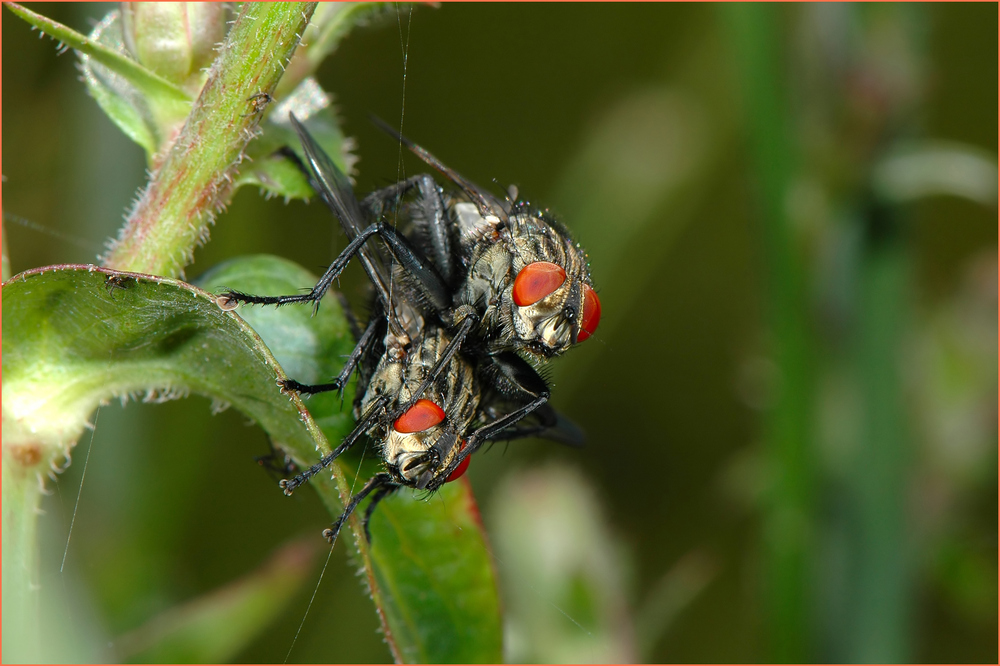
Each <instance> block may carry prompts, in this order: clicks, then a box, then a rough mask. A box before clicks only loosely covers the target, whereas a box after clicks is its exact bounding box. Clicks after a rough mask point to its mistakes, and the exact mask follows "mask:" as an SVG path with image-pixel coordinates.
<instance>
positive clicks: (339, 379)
mask: <svg viewBox="0 0 1000 666" xmlns="http://www.w3.org/2000/svg"><path fill="white" fill-rule="evenodd" d="M381 323H382V322H381V321H380V320H378V319H372V320H371V321H370V322H368V327H367V328H366V329H365V332H364V333H363V334H362V335H361V339H360V340H358V344H357V345H355V347H354V350H353V351H352V352H351V355H350V356H349V357H348V358H347V361H346V362H345V363H344V367H343V368H342V369H341V371H340V374H339V375H337V376H336V378H334V380H333V381H332V382H329V383H327V384H300V383H299V382H297V381H295V380H294V379H283V380H281V382H280V384H281V388H282V390H284V391H295V392H297V393H306V394H309V395H312V394H314V393H325V392H327V391H340V390H341V389H343V388H344V385H345V384H347V380H349V379H350V378H351V374H352V373H353V372H354V370H355V368H357V367H358V363H360V362H361V359H362V358H364V356H365V354H367V353H368V351H369V350H370V349H371V347H372V345H373V344H375V342H377V341H378V336H377V335H376V333H377V332H378V327H379V324H381Z"/></svg>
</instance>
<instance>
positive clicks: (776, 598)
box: [721, 4, 817, 662]
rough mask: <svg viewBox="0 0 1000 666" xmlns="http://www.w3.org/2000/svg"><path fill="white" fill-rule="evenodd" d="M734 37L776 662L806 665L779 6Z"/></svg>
mask: <svg viewBox="0 0 1000 666" xmlns="http://www.w3.org/2000/svg"><path fill="white" fill-rule="evenodd" d="M721 10H722V12H723V17H724V18H725V19H726V25H727V27H728V29H729V33H730V35H731V37H732V44H733V49H734V54H735V56H736V58H735V61H736V62H737V63H738V65H737V67H738V72H737V74H738V76H739V78H740V81H741V83H742V93H743V95H742V97H743V103H744V104H743V106H744V113H745V117H746V123H747V124H746V131H747V134H748V141H749V144H750V146H749V147H750V154H751V158H752V163H751V164H752V167H753V171H754V175H755V180H756V181H757V182H756V185H758V188H759V197H758V198H759V203H760V206H759V211H758V212H757V215H756V217H757V218H758V220H757V221H758V227H757V231H758V236H759V238H760V247H761V251H762V256H761V261H760V264H759V265H760V269H761V273H762V276H763V294H764V295H763V298H764V300H765V322H766V325H767V328H768V334H769V336H770V338H771V341H772V347H771V350H770V352H771V354H772V355H773V358H774V362H775V365H776V366H777V369H778V373H779V381H778V383H777V387H778V388H777V391H776V393H777V395H776V396H775V400H774V406H773V408H772V409H771V410H770V411H769V412H768V414H767V420H766V423H765V435H764V436H765V445H766V448H767V455H768V457H769V459H770V461H769V462H770V465H771V466H772V469H773V474H774V486H773V488H772V489H771V490H770V492H769V493H768V496H767V503H768V504H767V506H766V508H765V517H764V521H765V524H764V528H763V533H764V550H765V558H766V562H765V565H764V567H765V580H766V583H765V586H766V587H765V589H766V592H765V595H766V597H767V598H766V606H767V613H768V631H769V633H770V642H771V648H772V650H773V651H772V652H771V656H770V658H771V659H773V660H775V661H780V662H804V661H808V660H809V658H810V648H811V646H812V644H813V640H812V633H813V627H814V623H813V620H812V611H813V607H812V606H811V604H810V599H811V598H812V593H811V572H810V570H809V568H810V564H809V563H810V562H811V561H812V560H813V558H814V553H813V541H812V536H813V535H811V534H810V532H809V526H810V525H811V524H812V523H813V521H814V515H813V514H814V502H815V498H814V492H815V488H816V477H817V474H816V463H815V460H814V455H815V454H814V450H815V447H814V439H815V438H814V433H813V430H812V423H813V417H812V414H813V406H814V398H813V396H814V391H815V387H814V369H813V367H812V366H813V353H814V351H813V348H812V346H813V344H814V342H813V340H812V338H811V336H810V330H809V325H808V320H807V315H806V312H807V308H806V306H805V303H806V300H805V298H806V282H805V277H804V270H803V267H802V266H801V265H800V262H799V259H798V257H797V255H796V253H795V250H796V242H795V238H794V237H793V236H794V234H793V230H792V225H791V223H790V220H789V216H788V206H787V201H788V193H789V190H790V187H791V178H792V174H793V173H794V170H795V166H796V162H797V156H796V154H795V153H794V148H793V143H792V140H791V136H790V134H789V133H790V128H791V127H792V122H791V120H790V114H789V111H788V107H787V103H788V101H789V95H790V93H789V90H788V86H787V82H786V79H785V77H784V72H783V69H782V62H783V61H782V59H781V52H780V49H781V48H782V34H783V33H782V32H781V30H780V28H779V19H780V17H781V14H780V9H779V8H778V7H777V6H774V5H761V4H734V5H725V6H722V7H721Z"/></svg>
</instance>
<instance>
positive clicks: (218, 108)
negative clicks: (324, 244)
mask: <svg viewBox="0 0 1000 666" xmlns="http://www.w3.org/2000/svg"><path fill="white" fill-rule="evenodd" d="M314 9H315V3H304V2H291V3H279V2H275V3H270V2H268V3H257V2H247V3H244V4H243V6H242V9H241V11H240V15H239V17H238V18H237V19H236V23H235V25H234V26H233V28H232V30H231V31H230V33H229V36H228V37H227V39H226V42H225V43H224V44H223V47H222V50H221V52H220V54H219V56H218V58H216V60H215V63H214V64H213V66H212V70H211V72H210V73H209V76H208V81H207V82H206V83H205V86H204V88H203V89H202V91H201V94H200V95H199V97H198V99H197V100H196V101H195V103H194V107H193V109H192V110H191V114H190V115H189V116H188V119H187V122H186V123H185V125H184V128H183V129H182V130H181V132H180V134H179V136H178V137H177V139H176V140H175V141H174V142H173V144H172V145H171V147H170V150H169V152H168V153H167V155H166V156H165V158H164V159H163V162H162V163H161V164H160V166H159V168H157V170H156V172H155V174H154V175H153V177H152V180H151V181H150V183H149V185H148V186H147V188H146V190H145V191H144V192H143V194H142V196H141V198H140V199H139V202H138V204H137V205H136V207H135V209H134V210H133V211H132V213H131V214H130V215H129V218H128V221H127V223H126V225H125V228H124V229H123V230H122V233H121V235H120V237H119V239H118V240H117V241H116V242H115V244H114V246H113V247H112V248H111V249H110V251H109V252H108V254H107V255H106V256H105V257H104V261H103V263H104V265H105V266H107V267H111V268H116V269H120V270H127V271H140V272H145V273H152V274H155V275H166V276H170V277H175V276H178V275H181V274H182V271H183V269H184V266H186V265H187V264H188V263H190V262H191V260H192V257H193V253H194V248H195V247H196V246H197V245H198V244H199V243H201V242H203V241H204V240H205V239H206V238H207V236H208V230H209V225H210V224H211V222H212V218H213V215H214V213H215V211H216V210H217V209H218V208H220V207H221V206H224V205H225V203H226V202H227V200H228V197H229V195H230V193H231V191H232V183H233V180H234V175H235V172H236V169H237V167H238V166H239V163H240V161H241V159H242V156H243V150H244V148H245V147H246V145H247V143H248V142H249V141H250V139H252V138H253V137H254V135H255V128H256V124H257V122H258V121H259V120H260V116H259V114H257V113H254V112H253V111H254V108H255V107H254V106H253V105H252V103H251V102H250V100H249V98H250V97H251V96H253V95H256V94H258V93H268V94H270V93H271V92H273V91H274V88H275V86H277V84H278V81H279V80H280V79H281V76H282V74H283V73H284V69H285V66H286V65H287V64H288V61H289V59H290V58H291V56H292V54H293V53H294V52H295V48H296V46H297V45H298V43H299V38H300V36H301V34H302V32H303V30H305V27H306V26H307V25H308V23H309V19H310V18H311V16H312V13H313V10H314Z"/></svg>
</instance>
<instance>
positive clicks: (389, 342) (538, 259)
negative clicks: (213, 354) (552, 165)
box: [219, 114, 601, 542]
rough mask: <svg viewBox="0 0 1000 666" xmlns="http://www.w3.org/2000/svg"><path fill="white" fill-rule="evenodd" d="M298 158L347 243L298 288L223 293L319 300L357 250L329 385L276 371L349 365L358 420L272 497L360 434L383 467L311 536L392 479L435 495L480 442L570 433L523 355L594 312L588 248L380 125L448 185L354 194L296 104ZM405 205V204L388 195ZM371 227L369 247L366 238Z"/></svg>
mask: <svg viewBox="0 0 1000 666" xmlns="http://www.w3.org/2000/svg"><path fill="white" fill-rule="evenodd" d="M289 121H290V122H291V124H292V126H293V127H294V128H295V131H296V133H297V134H298V137H299V140H300V141H301V143H302V151H303V154H304V156H305V159H304V160H300V159H299V158H298V157H297V156H296V155H295V154H294V153H292V152H291V151H288V152H287V153H286V154H287V155H288V156H289V157H290V158H292V159H293V160H295V161H296V162H297V163H298V165H299V167H300V168H302V170H303V171H304V173H305V174H306V175H307V177H308V178H309V182H310V184H311V185H312V187H313V189H315V190H316V192H317V193H318V194H319V196H320V198H321V199H322V200H323V201H324V202H325V203H326V204H327V206H329V207H330V209H331V210H332V211H333V213H334V215H335V216H336V217H337V219H338V220H339V221H340V224H341V227H342V228H343V230H344V232H345V234H346V235H347V237H348V239H349V241H350V242H349V243H348V245H347V247H346V248H345V249H344V250H343V251H342V252H341V254H340V255H339V256H338V257H337V258H336V259H335V260H334V261H333V263H331V264H330V267H329V268H328V269H327V270H326V272H325V273H324V274H323V276H322V277H321V278H320V279H319V282H317V283H316V285H315V286H314V287H313V288H312V289H311V290H310V291H309V292H308V293H304V294H297V295H289V296H255V295H250V294H245V293H242V292H237V291H227V292H225V293H223V294H222V295H221V296H220V300H219V302H220V305H223V306H224V307H227V308H231V307H235V306H236V305H237V304H239V303H246V304H262V305H267V304H270V305H276V306H280V305H286V304H290V303H310V302H311V303H313V304H314V307H317V306H318V305H319V302H320V299H322V297H323V295H324V294H325V293H326V292H327V290H328V289H329V288H330V286H331V285H332V284H333V282H334V281H335V280H336V279H337V277H338V276H339V275H340V273H341V271H343V270H344V268H345V267H346V266H347V264H348V262H349V261H350V260H351V259H352V258H353V257H355V256H357V257H358V259H359V260H360V261H361V263H362V265H363V267H364V269H365V272H366V273H367V275H368V278H369V279H370V280H371V283H372V285H373V286H374V291H375V302H374V305H373V306H372V312H371V316H370V318H369V321H368V324H367V326H366V327H365V328H364V329H363V330H361V329H360V327H355V328H356V329H357V331H356V335H357V345H356V347H355V348H354V351H353V352H352V353H351V355H350V357H349V358H348V359H347V361H346V363H345V365H344V368H343V370H342V371H341V372H340V374H339V375H338V376H337V377H336V378H335V379H334V380H333V381H332V382H330V383H326V384H317V385H307V384H301V383H299V382H296V381H294V380H290V379H289V380H284V381H282V383H281V384H282V389H283V390H285V391H296V392H299V393H303V394H313V393H320V392H324V391H336V390H340V389H342V388H343V387H344V385H345V384H346V383H347V381H348V379H349V378H350V376H351V375H352V374H353V373H354V372H355V371H357V372H358V374H359V383H358V387H359V389H358V391H357V397H356V399H355V405H354V413H355V418H356V419H357V425H356V426H355V428H354V429H353V430H352V431H351V433H350V434H349V435H347V437H346V438H344V440H343V442H341V443H340V445H339V446H337V447H336V448H335V449H333V451H331V452H330V453H329V454H327V455H325V456H323V458H322V459H320V461H319V462H318V463H316V464H315V465H313V466H312V467H310V468H309V469H307V470H305V471H304V472H302V473H301V474H299V475H298V476H296V477H294V478H292V479H286V480H283V481H282V482H281V487H282V488H283V489H284V491H285V494H289V495H290V494H291V493H292V491H294V490H295V489H296V488H297V487H298V486H300V485H302V484H303V483H305V481H306V480H308V479H309V478H310V477H312V476H313V475H315V474H317V473H318V472H320V471H321V470H322V469H324V468H325V467H327V466H328V465H329V464H330V463H331V462H333V460H335V459H336V458H337V457H338V456H340V455H341V454H342V453H343V452H344V451H346V450H347V449H349V448H351V447H352V446H354V445H355V444H356V443H357V442H358V440H359V439H361V438H362V437H363V436H366V435H367V436H370V437H372V438H373V439H374V440H375V441H377V442H378V443H379V445H380V447H381V457H382V460H383V462H384V465H385V471H383V472H380V473H378V474H376V475H375V476H373V477H372V478H371V479H369V480H368V482H367V483H366V484H365V485H364V487H363V488H362V489H361V490H360V491H358V492H357V493H356V494H355V495H354V496H353V497H352V498H351V500H350V501H349V502H348V504H347V506H346V507H345V509H344V512H343V513H342V514H341V516H340V517H339V518H338V520H337V521H336V522H335V523H334V524H333V526H332V527H331V528H330V529H327V530H325V531H324V536H325V537H326V538H327V539H329V540H330V541H331V542H333V541H334V540H335V539H336V537H337V534H338V533H339V531H340V529H341V527H342V526H343V524H344V521H345V520H346V519H347V518H348V517H349V516H350V515H351V514H352V513H353V512H354V510H355V509H356V508H357V507H358V505H359V504H360V503H361V502H362V501H363V500H364V499H365V498H366V497H368V496H369V495H372V494H373V493H374V494H373V496H372V501H371V502H370V504H369V506H368V509H367V511H366V512H365V517H364V521H363V523H364V526H365V531H366V533H367V529H368V520H369V518H370V517H371V514H372V511H373V510H374V508H375V506H376V505H377V504H378V502H379V501H380V500H381V499H383V498H384V497H385V496H386V495H388V494H389V493H391V492H392V491H394V490H396V489H398V488H400V487H402V486H408V487H412V488H417V489H422V490H428V491H433V490H436V489H437V488H439V487H441V486H442V485H443V484H445V483H447V482H449V481H453V480H455V479H457V478H459V477H460V476H461V475H462V474H463V473H464V472H465V470H466V468H467V467H468V465H469V460H470V456H471V455H472V454H474V453H475V452H476V451H477V450H478V449H479V448H481V447H482V446H483V445H484V444H486V443H488V442H493V441H500V440H511V439H517V438H521V437H529V436H538V437H544V438H547V439H551V440H555V441H559V442H563V443H566V444H570V445H577V446H579V445H582V443H583V433H582V432H580V431H579V429H578V428H577V427H576V426H575V425H573V424H572V423H571V422H569V421H568V420H567V419H565V418H563V417H561V416H560V415H559V414H558V413H557V412H556V411H555V410H554V409H552V408H551V406H549V405H548V404H547V402H548V399H549V386H548V383H547V382H546V381H545V380H544V379H543V378H542V376H541V375H539V373H538V371H537V370H536V369H535V367H534V365H532V363H535V364H538V363H541V362H544V361H546V360H548V359H550V358H552V357H554V356H557V355H559V354H561V353H563V352H565V351H566V350H567V349H569V348H570V347H571V346H573V345H574V344H576V343H577V342H581V341H583V340H586V339H587V338H588V337H590V336H591V335H592V334H593V333H594V331H595V330H596V328H597V325H598V322H599V321H600V318H601V305H600V301H599V299H598V297H597V294H596V293H595V291H594V288H593V286H592V284H591V280H590V273H589V268H588V263H587V256H586V253H585V252H584V251H583V250H582V249H581V248H580V246H579V245H577V244H576V243H575V242H574V241H573V240H571V238H570V236H569V233H568V232H567V231H566V229H565V228H564V227H563V226H562V225H560V224H559V223H557V222H556V221H555V220H553V219H552V218H551V217H550V216H549V215H547V214H546V213H544V212H541V211H539V210H537V209H534V208H532V207H531V205H530V204H528V203H526V202H521V201H515V200H514V198H515V197H516V195H515V194H511V195H510V196H506V197H504V198H502V199H501V198H498V197H495V196H494V195H492V194H491V193H489V192H487V191H486V190H483V189H481V188H480V187H478V186H476V185H474V184H472V183H470V182H469V181H467V180H465V179H464V178H463V177H462V176H460V175H459V174H458V173H456V172H455V171H453V170H451V169H449V168H448V167H447V166H445V165H444V164H443V163H441V162H440V161H439V160H438V159H437V158H435V157H434V156H433V155H431V154H430V153H429V152H427V151H426V150H424V149H423V148H421V147H420V146H417V145H416V144H414V143H412V142H410V141H409V140H407V139H405V138H404V137H402V136H400V135H398V134H396V133H395V132H394V131H393V130H391V129H389V128H388V127H387V126H384V125H383V126H382V127H383V129H385V130H386V131H387V132H388V133H389V134H391V135H393V136H395V137H396V138H397V139H398V140H399V141H401V142H403V143H404V144H405V145H406V146H407V147H408V148H409V149H410V150H412V151H413V152H414V153H416V154H417V155H418V156H419V157H420V158H421V159H422V160H423V161H424V162H426V163H427V164H429V165H430V166H432V167H434V168H435V169H437V170H438V171H439V172H441V173H442V174H443V175H444V176H445V177H446V178H447V179H448V181H450V184H451V186H452V187H451V189H450V190H445V189H444V188H442V187H441V186H439V185H438V184H437V183H436V182H435V180H434V179H433V178H432V177H431V176H430V175H428V174H422V175H418V176H414V177H412V178H409V179H406V180H404V181H402V182H400V183H398V184H396V185H393V186H390V187H387V188H384V189H380V190H377V191H375V192H372V193H371V194H369V195H368V196H367V197H365V198H364V199H362V200H358V199H357V198H356V196H355V194H354V191H353V188H352V187H351V183H350V181H349V180H348V178H347V176H346V175H345V174H344V173H343V172H342V171H340V169H339V168H338V167H337V166H336V165H335V164H334V163H333V161H332V160H331V159H330V158H329V156H327V154H326V153H325V152H323V150H322V148H320V146H319V144H317V143H316V141H315V140H314V139H313V138H312V136H311V135H310V134H309V132H308V131H307V130H306V128H305V127H304V126H303V125H302V123H300V122H299V121H298V120H297V119H296V118H295V116H294V115H291V114H289ZM400 204H402V206H401V205H400ZM373 236H378V237H379V239H380V240H381V243H376V242H374V239H373V238H372V237H373Z"/></svg>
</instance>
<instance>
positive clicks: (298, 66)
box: [275, 2, 399, 98]
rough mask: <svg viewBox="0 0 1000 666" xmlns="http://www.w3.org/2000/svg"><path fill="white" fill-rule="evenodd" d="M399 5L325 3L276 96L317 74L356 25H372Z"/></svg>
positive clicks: (322, 4)
mask: <svg viewBox="0 0 1000 666" xmlns="http://www.w3.org/2000/svg"><path fill="white" fill-rule="evenodd" d="M392 9H396V10H397V11H398V10H399V7H398V4H390V3H388V2H324V3H320V4H319V5H318V6H317V8H316V11H315V12H314V13H313V20H312V21H311V22H310V24H309V27H308V28H306V32H305V34H304V35H303V36H302V43H301V44H300V45H299V48H298V50H296V52H295V57H294V58H292V61H291V62H290V63H289V64H288V71H287V72H286V74H285V77H284V78H283V79H282V80H281V82H280V83H279V84H278V87H277V89H276V91H275V94H276V95H277V96H278V97H279V98H284V97H285V95H286V94H287V93H288V92H289V91H290V90H292V89H293V88H295V87H298V85H299V82H301V81H302V80H304V79H305V78H306V77H308V76H312V75H313V74H315V73H316V70H317V69H318V68H319V66H320V64H322V62H323V61H324V60H325V59H326V57H327V56H329V55H330V54H331V53H333V52H334V51H335V50H336V49H337V46H339V45H340V42H341V40H343V38H344V37H345V36H346V35H347V33H348V32H350V31H351V29H352V28H354V27H356V26H362V25H365V24H367V23H369V22H370V21H371V20H372V19H375V18H376V17H378V16H380V15H388V14H389V12H390V11H391V10H392Z"/></svg>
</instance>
